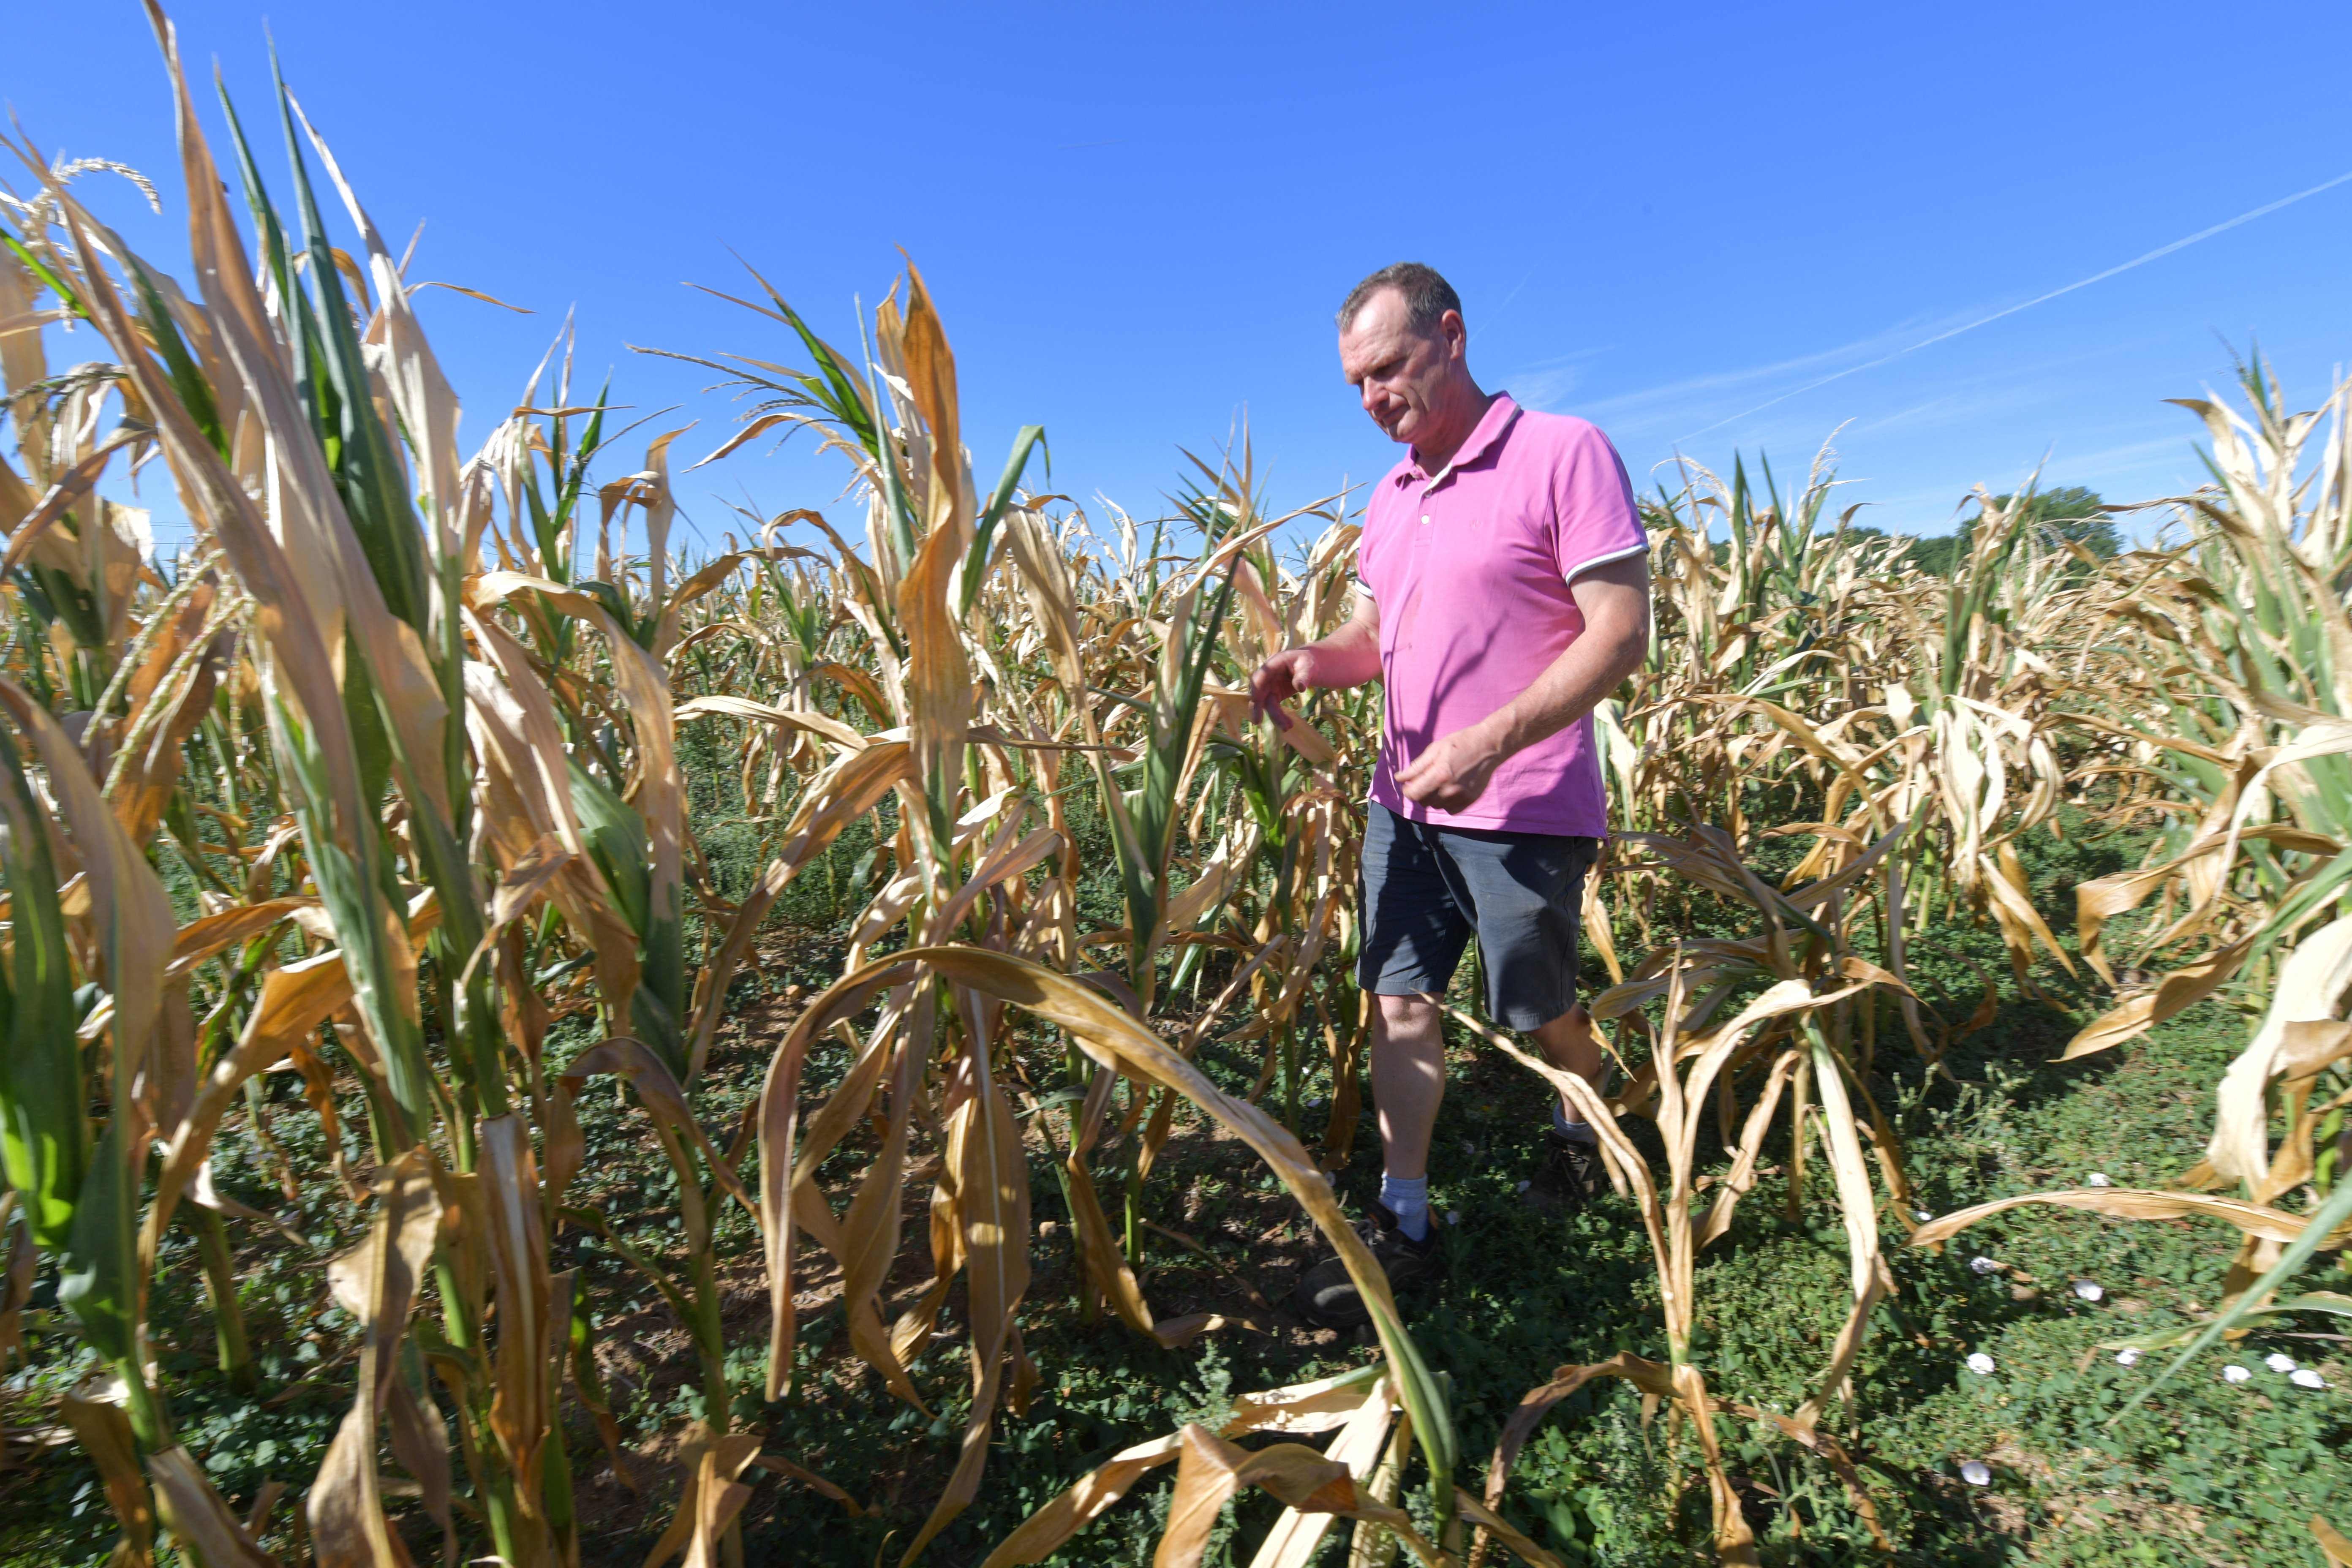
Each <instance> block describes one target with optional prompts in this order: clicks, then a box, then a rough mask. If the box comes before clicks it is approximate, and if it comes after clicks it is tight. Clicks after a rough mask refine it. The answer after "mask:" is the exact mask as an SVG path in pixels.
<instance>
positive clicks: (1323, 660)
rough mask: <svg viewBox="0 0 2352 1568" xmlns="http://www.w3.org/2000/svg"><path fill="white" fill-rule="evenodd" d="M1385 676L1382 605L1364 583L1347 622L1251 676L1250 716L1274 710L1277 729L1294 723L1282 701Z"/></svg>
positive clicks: (1276, 658) (1283, 654) (1280, 655)
mask: <svg viewBox="0 0 2352 1568" xmlns="http://www.w3.org/2000/svg"><path fill="white" fill-rule="evenodd" d="M1380 677H1381V607H1380V605H1378V604H1376V603H1374V602H1373V599H1372V596H1371V595H1370V594H1367V593H1365V592H1364V591H1363V589H1362V588H1360V587H1359V588H1358V589H1357V590H1356V607H1355V613H1354V614H1353V615H1351V616H1349V617H1348V624H1347V625H1345V626H1341V627H1340V628H1339V630H1338V631H1335V632H1333V633H1332V634H1331V635H1330V636H1329V637H1325V638H1323V639H1322V640H1321V641H1320V642H1311V643H1307V644H1306V645H1305V646H1304V647H1290V648H1285V649H1283V650H1282V651H1281V652H1280V653H1278V654H1276V655H1275V656H1274V657H1273V658H1269V659H1267V660H1266V661H1265V663H1264V664H1261V665H1259V666H1258V667H1257V668H1256V670H1255V671H1254V672H1253V673H1252V674H1251V676H1250V716H1251V718H1252V719H1255V718H1257V717H1259V716H1260V715H1262V714H1265V713H1272V714H1273V715H1274V722H1275V725H1276V728H1278V729H1288V728H1289V727H1290V716H1289V715H1288V714H1286V713H1285V712H1283V711H1282V706H1281V705H1282V704H1283V703H1285V702H1287V701H1288V700H1290V699H1291V698H1293V697H1295V696H1297V694H1298V693H1299V692H1301V691H1305V690H1307V689H1311V688H1315V687H1335V686H1361V685H1363V684H1364V683H1365V682H1366V681H1370V680H1378V679H1380Z"/></svg>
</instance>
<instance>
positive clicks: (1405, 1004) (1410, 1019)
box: [1372, 995, 1437, 1035]
mask: <svg viewBox="0 0 2352 1568" xmlns="http://www.w3.org/2000/svg"><path fill="white" fill-rule="evenodd" d="M1372 1000H1373V1001H1375V1002H1377V1003H1379V1004H1380V1014H1381V1023H1382V1024H1383V1025H1385V1026H1387V1028H1388V1032H1389V1033H1391V1034H1393V1035H1418V1034H1421V1033H1423V1032H1424V1031H1426V1030H1428V1029H1429V1028H1430V1027H1431V1026H1433V1025H1435V1024H1436V1022H1437V1004H1436V1003H1435V1002H1434V1001H1433V1000H1431V999H1430V998H1429V997H1427V996H1420V995H1412V996H1375V997H1373V998H1372Z"/></svg>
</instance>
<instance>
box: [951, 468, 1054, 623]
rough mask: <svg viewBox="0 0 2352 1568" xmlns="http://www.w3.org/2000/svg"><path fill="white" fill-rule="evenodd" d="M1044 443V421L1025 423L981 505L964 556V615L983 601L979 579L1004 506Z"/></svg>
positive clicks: (1001, 518)
mask: <svg viewBox="0 0 2352 1568" xmlns="http://www.w3.org/2000/svg"><path fill="white" fill-rule="evenodd" d="M1043 446H1045V426H1043V425H1024V426H1021V433H1020V434H1019V435H1017V436H1015V437H1013V456H1012V457H1010V458H1006V459H1005V463H1004V471H1003V473H1002V474H999V475H998V476H997V479H996V489H994V490H992V491H991V492H990V493H989V497H988V504H987V505H986V506H985V507H983V508H982V509H981V513H980V521H979V523H978V524H977V525H976V526H975V527H974V528H973V529H972V534H971V551H970V552H968V553H967V554H966V555H965V556H964V560H963V604H962V605H961V610H962V613H963V614H964V615H967V616H969V615H971V607H972V605H975V604H978V603H979V602H980V580H981V578H982V576H984V575H986V574H987V572H988V551H989V546H990V545H992V544H993V543H994V542H995V540H996V528H997V524H999V523H1001V522H1003V521H1004V512H1005V509H1006V508H1007V507H1009V506H1011V505H1012V504H1013V490H1014V489H1015V488H1016V487H1018V486H1019V484H1020V483H1021V472H1022V470H1023V469H1024V468H1027V467H1028V466H1029V454H1030V453H1032V452H1034V451H1035V450H1036V449H1037V448H1038V447H1043ZM1046 462H1047V464H1048V465H1049V467H1048V469H1047V471H1048V472H1051V471H1052V470H1051V467H1050V465H1051V464H1052V462H1053V454H1052V451H1051V449H1050V448H1049V449H1048V450H1047V453H1046Z"/></svg>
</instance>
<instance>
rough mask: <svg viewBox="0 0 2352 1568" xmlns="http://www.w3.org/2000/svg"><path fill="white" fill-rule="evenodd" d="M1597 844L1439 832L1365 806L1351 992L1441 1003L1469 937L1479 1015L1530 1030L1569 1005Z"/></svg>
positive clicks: (1478, 831)
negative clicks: (1481, 998) (1476, 964)
mask: <svg viewBox="0 0 2352 1568" xmlns="http://www.w3.org/2000/svg"><path fill="white" fill-rule="evenodd" d="M1600 848H1601V844H1600V840H1598V839H1593V838H1570V837H1561V836H1559V835H1558V834H1551V833H1503V832H1495V831H1490V830H1486V829H1482V828H1469V827H1437V826H1432V825H1430V824H1428V823H1423V822H1412V821H1409V820H1408V819H1406V818H1404V817H1402V816H1398V815H1397V814H1396V813H1395V812H1393V811H1391V810H1390V809H1389V808H1388V807H1387V806H1384V805H1381V804H1380V803H1379V802H1377V801H1375V802H1373V803H1372V804H1371V805H1370V806H1368V807H1367V808H1366V816H1365V821H1364V873H1363V875H1364V879H1363V887H1362V889H1361V891H1362V907H1363V911H1364V913H1363V928H1364V942H1363V951H1362V953H1361V955H1360V957H1359V958H1358V960H1357V963H1356V981H1357V984H1360V985H1361V986H1362V987H1363V988H1364V989H1365V990H1366V991H1369V992H1370V993H1371V994H1374V995H1376V996H1410V995H1412V994H1415V993H1418V992H1426V993H1428V994H1431V995H1433V996H1443V995H1444V994H1445V988H1446V987H1447V986H1448V985H1449V984H1452V983H1453V980H1454V967H1455V965H1457V964H1459V963H1461V962H1462V949H1463V947H1464V946H1465V944H1466V943H1467V942H1469V940H1470V938H1471V936H1472V935H1473V934H1474V933H1475V935H1476V936H1477V938H1478V952H1479V956H1480V958H1481V959H1482V960H1483V961H1484V963H1485V964H1486V1016H1487V1018H1488V1019H1489V1020H1490V1021H1492V1022H1494V1023H1496V1024H1499V1025H1501V1026H1503V1027H1505V1028H1509V1029H1520V1030H1528V1029H1537V1028H1540V1027H1542V1026H1544V1025H1546V1024H1549V1023H1550V1022H1551V1021H1552V1020H1553V1019H1554V1018H1557V1017H1559V1016H1560V1015H1561V1014H1563V1013H1565V1012H1567V1011H1568V1010H1569V1009H1570V1007H1572V1006H1574V1005H1576V938H1577V932H1578V931H1579V929H1580V927H1581V926H1582V924H1583V909H1584V876H1585V873H1586V872H1588V871H1590V870H1591V868H1592V862H1593V859H1594V858H1595V857H1596V856H1597V855H1598V854H1599V852H1600Z"/></svg>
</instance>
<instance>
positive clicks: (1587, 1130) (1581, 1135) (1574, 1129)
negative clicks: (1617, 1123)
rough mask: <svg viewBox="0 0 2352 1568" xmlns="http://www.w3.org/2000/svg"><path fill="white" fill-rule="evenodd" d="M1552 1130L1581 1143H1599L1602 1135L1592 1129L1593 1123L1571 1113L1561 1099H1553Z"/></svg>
mask: <svg viewBox="0 0 2352 1568" xmlns="http://www.w3.org/2000/svg"><path fill="white" fill-rule="evenodd" d="M1551 1130H1552V1131H1555V1132H1557V1133H1559V1135H1560V1136H1561V1137H1563V1138H1573V1139H1575V1140H1576V1141H1577V1142H1580V1143H1598V1142H1601V1135H1600V1134H1599V1133H1597V1132H1595V1131H1592V1123H1591V1122H1590V1121H1580V1120H1578V1119H1577V1118H1575V1117H1571V1116H1570V1115H1569V1113H1568V1112H1567V1110H1564V1109H1562V1107H1561V1106H1560V1103H1559V1101H1558V1100H1554V1101H1552V1106H1551Z"/></svg>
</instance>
